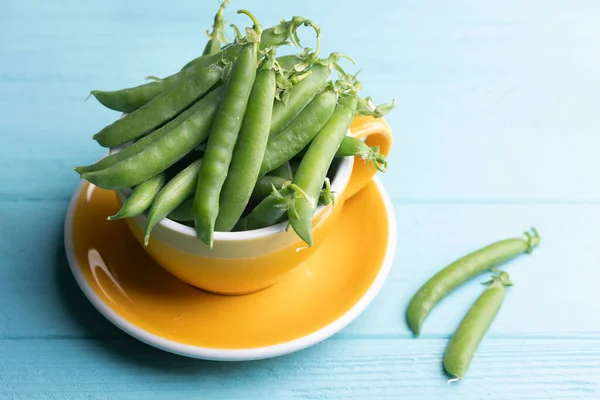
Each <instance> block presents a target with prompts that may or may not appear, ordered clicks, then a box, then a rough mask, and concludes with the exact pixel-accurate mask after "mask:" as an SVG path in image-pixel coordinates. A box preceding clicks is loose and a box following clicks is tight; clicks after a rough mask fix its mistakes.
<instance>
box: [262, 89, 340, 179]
mask: <svg viewBox="0 0 600 400" xmlns="http://www.w3.org/2000/svg"><path fill="white" fill-rule="evenodd" d="M307 79H308V78H307ZM336 101H337V95H336V93H335V92H334V91H332V90H325V91H323V92H321V93H319V94H318V95H317V96H316V97H315V98H314V99H313V100H312V101H311V102H310V103H309V104H308V106H306V108H304V110H302V112H301V113H300V114H299V115H298V116H297V117H296V118H295V119H294V121H292V123H291V124H290V125H288V126H287V127H286V128H285V129H284V130H283V131H281V132H280V133H278V134H277V135H275V136H272V137H271V138H270V139H269V142H268V143H267V149H266V151H265V155H264V157H263V161H262V165H261V166H260V173H259V175H260V176H262V175H264V174H266V173H267V172H269V171H272V170H274V169H275V168H277V167H279V166H280V165H282V164H284V163H285V162H287V161H289V160H291V159H292V157H294V156H295V155H296V154H298V153H299V152H300V151H302V149H304V148H305V147H306V146H307V145H308V144H309V143H310V141H311V140H313V138H314V137H315V136H316V135H317V134H318V133H319V131H320V130H321V129H322V128H323V127H324V126H325V124H326V123H327V121H329V119H330V118H331V115H332V114H333V111H334V110H335V104H336Z"/></svg>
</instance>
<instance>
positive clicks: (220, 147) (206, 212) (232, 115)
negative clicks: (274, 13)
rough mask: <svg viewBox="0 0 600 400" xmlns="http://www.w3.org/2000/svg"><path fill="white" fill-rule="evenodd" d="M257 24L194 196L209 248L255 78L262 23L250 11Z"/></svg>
mask: <svg viewBox="0 0 600 400" xmlns="http://www.w3.org/2000/svg"><path fill="white" fill-rule="evenodd" d="M238 13H244V14H246V15H248V16H250V17H251V18H252V19H253V21H254V24H255V28H256V31H255V33H256V36H257V37H256V38H252V37H248V35H246V37H247V39H248V40H249V42H248V43H246V44H245V45H244V46H243V47H242V49H241V50H240V54H239V57H238V58H237V59H236V60H235V61H234V62H233V66H232V67H231V72H230V74H229V78H228V80H227V83H226V84H225V87H224V93H223V98H222V100H221V102H220V104H219V108H218V110H217V112H216V114H215V117H214V120H213V123H212V127H211V129H210V135H209V138H208V142H207V144H206V151H205V153H204V162H203V164H202V168H201V169H200V174H199V177H198V186H197V188H196V194H195V197H194V224H195V227H196V232H197V234H198V237H199V238H200V239H201V240H202V241H203V242H204V243H206V245H207V246H208V247H209V248H212V246H213V233H214V228H215V221H216V219H217V216H218V214H219V197H220V193H221V189H222V187H223V184H224V182H225V179H226V177H227V172H228V169H229V165H230V164H231V158H232V155H233V149H234V146H235V143H236V140H237V137H238V134H239V131H240V128H241V125H242V117H241V116H243V115H244V114H245V112H246V107H247V105H248V98H249V97H250V92H251V90H252V86H253V84H254V80H255V78H256V63H257V50H258V43H257V42H256V41H255V40H258V39H259V37H260V25H259V24H258V22H257V21H256V19H255V18H254V16H252V15H251V14H250V13H249V12H248V11H246V10H240V11H238Z"/></svg>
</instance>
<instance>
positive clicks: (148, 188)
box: [108, 172, 165, 220]
mask: <svg viewBox="0 0 600 400" xmlns="http://www.w3.org/2000/svg"><path fill="white" fill-rule="evenodd" d="M164 183H165V173H164V172H161V173H160V174H158V175H155V176H153V177H152V178H150V179H148V180H147V181H146V182H142V183H140V184H139V185H137V186H136V187H134V188H133V190H132V191H131V195H130V196H129V197H128V198H127V199H126V200H125V202H124V203H123V205H122V206H121V209H120V210H119V211H118V212H117V213H116V214H115V215H112V216H110V217H108V219H109V220H115V219H121V218H133V217H137V216H138V215H140V214H142V213H143V212H144V211H146V210H147V209H148V207H150V204H152V200H154V197H156V194H157V193H158V192H159V191H160V188H161V187H162V186H163V185H164Z"/></svg>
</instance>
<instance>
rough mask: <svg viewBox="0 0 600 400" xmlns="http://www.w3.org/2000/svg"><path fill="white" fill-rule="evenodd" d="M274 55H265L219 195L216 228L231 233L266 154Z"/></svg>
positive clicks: (271, 107)
mask: <svg viewBox="0 0 600 400" xmlns="http://www.w3.org/2000/svg"><path fill="white" fill-rule="evenodd" d="M271 57H274V54H271V55H268V56H267V58H265V60H264V62H263V64H262V69H261V70H259V71H258V72H257V74H256V79H255V81H254V84H253V86H252V91H251V92H250V97H249V98H248V107H247V109H246V112H245V114H244V120H243V122H242V127H241V129H240V132H239V135H238V138H237V142H236V144H235V148H234V150H233V155H232V160H231V165H230V166H229V170H228V171H227V177H226V179H225V182H224V183H223V187H222V189H221V193H220V197H219V214H218V217H217V220H216V222H215V229H216V230H217V231H220V232H228V231H230V230H231V229H233V227H234V226H235V224H236V222H237V221H238V220H239V218H240V216H241V215H242V213H243V212H244V209H245V208H246V205H247V204H248V201H249V200H250V196H251V195H252V190H253V189H254V185H255V184H256V181H257V179H258V176H259V175H258V173H259V170H260V166H261V162H262V160H263V155H264V154H265V148H266V146H267V140H268V139H269V126H270V124H271V113H272V111H273V101H274V99H275V90H276V88H277V87H276V82H275V71H274V70H273V63H272V59H271Z"/></svg>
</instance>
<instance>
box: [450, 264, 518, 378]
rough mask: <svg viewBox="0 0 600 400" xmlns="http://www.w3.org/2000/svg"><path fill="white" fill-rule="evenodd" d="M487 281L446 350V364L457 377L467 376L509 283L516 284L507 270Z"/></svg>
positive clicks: (500, 305)
mask: <svg viewBox="0 0 600 400" xmlns="http://www.w3.org/2000/svg"><path fill="white" fill-rule="evenodd" d="M487 284H488V285H489V286H488V288H487V289H486V290H485V291H484V292H483V293H482V294H481V295H480V296H479V298H478V299H477V300H476V301H475V303H474V304H473V306H471V308H470V309H469V311H468V312H467V314H466V315H465V316H464V318H463V320H462V321H461V322H460V324H459V325H458V328H457V329H456V331H455V332H454V334H453V335H452V338H451V339H450V343H449V344H448V347H447V349H446V352H445V354H444V368H445V369H446V371H447V372H448V373H449V374H451V375H453V376H455V377H456V378H457V379H462V378H463V377H464V376H465V373H466V372H467V369H469V365H470V364H471V360H472V359H473V356H474V355H475V352H476V351H477V347H478V346H479V343H480V342H481V340H482V339H483V337H484V336H485V333H486V332H487V330H488V329H489V327H490V325H491V324H492V322H493V321H494V319H495V318H496V315H497V314H498V311H500V307H502V302H503V301H504V297H505V295H506V287H507V286H512V282H511V281H510V279H509V277H508V274H507V273H506V272H500V274H498V275H496V276H493V277H492V280H491V281H489V282H487Z"/></svg>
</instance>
